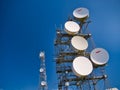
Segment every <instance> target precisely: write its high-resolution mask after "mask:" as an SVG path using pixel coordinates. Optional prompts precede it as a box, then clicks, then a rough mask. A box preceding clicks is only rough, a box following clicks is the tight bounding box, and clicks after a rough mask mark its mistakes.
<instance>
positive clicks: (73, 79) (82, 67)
mask: <svg viewBox="0 0 120 90" xmlns="http://www.w3.org/2000/svg"><path fill="white" fill-rule="evenodd" d="M88 18H89V11H88V9H87V8H77V9H75V10H74V11H73V17H72V18H70V19H69V20H68V21H67V22H66V23H65V24H64V29H57V30H56V39H55V42H54V46H55V54H56V57H55V61H56V73H57V78H58V90H70V89H72V90H78V89H79V90H99V88H97V84H99V83H98V82H99V81H102V80H103V82H104V83H105V80H106V78H107V75H106V74H105V69H104V67H105V65H106V64H107V62H108V59H109V54H108V53H107V51H106V50H105V49H103V48H96V47H95V46H94V44H93V42H92V36H91V33H88V32H87V27H88V24H89V23H90V22H91V21H90V20H88ZM101 88H102V87H100V90H105V88H106V87H105V86H104V87H103V88H102V89H101Z"/></svg>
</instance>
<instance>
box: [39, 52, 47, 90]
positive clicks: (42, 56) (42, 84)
mask: <svg viewBox="0 0 120 90" xmlns="http://www.w3.org/2000/svg"><path fill="white" fill-rule="evenodd" d="M39 57H40V70H39V71H40V87H39V90H48V85H47V75H46V65H45V52H43V51H42V52H40V54H39Z"/></svg>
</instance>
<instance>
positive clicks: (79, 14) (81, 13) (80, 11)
mask: <svg viewBox="0 0 120 90" xmlns="http://www.w3.org/2000/svg"><path fill="white" fill-rule="evenodd" d="M73 16H74V17H75V18H77V19H85V18H87V17H89V10H88V9H87V8H77V9H75V10H74V11H73Z"/></svg>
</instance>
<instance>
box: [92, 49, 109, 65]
mask: <svg viewBox="0 0 120 90" xmlns="http://www.w3.org/2000/svg"><path fill="white" fill-rule="evenodd" d="M90 58H91V60H92V62H93V63H94V64H96V65H104V64H106V63H107V62H108V60H109V54H108V52H107V51H106V50H105V49H103V48H95V49H93V50H92V52H91V54H90Z"/></svg>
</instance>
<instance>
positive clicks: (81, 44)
mask: <svg viewBox="0 0 120 90" xmlns="http://www.w3.org/2000/svg"><path fill="white" fill-rule="evenodd" d="M71 44H72V46H73V47H74V48H75V49H77V50H85V49H87V47H88V42H87V40H86V39H85V38H83V37H81V36H74V37H72V39H71Z"/></svg>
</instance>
